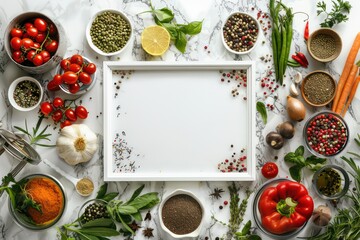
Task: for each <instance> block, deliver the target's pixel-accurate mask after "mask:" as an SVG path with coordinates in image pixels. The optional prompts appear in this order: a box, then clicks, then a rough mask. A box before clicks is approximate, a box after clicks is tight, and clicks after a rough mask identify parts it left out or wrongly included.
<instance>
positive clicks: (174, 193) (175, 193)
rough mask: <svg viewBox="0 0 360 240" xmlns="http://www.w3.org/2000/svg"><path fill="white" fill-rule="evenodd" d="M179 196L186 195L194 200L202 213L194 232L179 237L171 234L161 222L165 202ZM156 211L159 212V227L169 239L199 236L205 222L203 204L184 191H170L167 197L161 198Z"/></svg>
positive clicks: (194, 196) (192, 194) (190, 193)
mask: <svg viewBox="0 0 360 240" xmlns="http://www.w3.org/2000/svg"><path fill="white" fill-rule="evenodd" d="M181 194H185V195H188V196H190V197H192V198H194V199H195V200H196V201H197V202H198V203H199V205H200V207H201V211H202V217H201V221H200V224H199V226H198V227H197V228H196V229H195V230H194V231H192V232H190V233H187V234H181V235H180V234H175V233H173V232H171V231H170V229H168V228H167V227H166V226H165V224H164V222H163V220H162V208H163V207H164V204H165V203H166V202H167V200H169V199H170V198H171V197H173V196H176V195H181ZM158 211H159V221H160V226H161V228H162V230H163V231H165V232H166V233H168V234H169V235H170V236H171V237H173V238H176V239H183V238H195V237H198V236H199V234H200V231H201V228H202V225H203V223H204V220H205V207H204V204H203V203H202V202H201V200H200V199H199V198H198V197H197V196H196V195H195V194H194V193H192V192H191V191H188V190H184V189H176V190H174V191H172V192H171V193H170V194H169V195H167V196H166V197H165V198H163V199H162V200H161V203H160V205H159V210H158Z"/></svg>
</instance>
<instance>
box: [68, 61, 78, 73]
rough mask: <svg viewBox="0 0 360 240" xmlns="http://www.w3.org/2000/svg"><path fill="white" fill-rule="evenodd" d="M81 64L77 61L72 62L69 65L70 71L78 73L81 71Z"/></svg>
mask: <svg viewBox="0 0 360 240" xmlns="http://www.w3.org/2000/svg"><path fill="white" fill-rule="evenodd" d="M80 69H81V66H80V65H78V64H76V63H71V64H70V66H69V71H72V72H74V73H77V72H78V71H80Z"/></svg>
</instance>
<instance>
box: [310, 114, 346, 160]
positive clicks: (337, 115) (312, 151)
mask: <svg viewBox="0 0 360 240" xmlns="http://www.w3.org/2000/svg"><path fill="white" fill-rule="evenodd" d="M321 114H332V115H334V116H336V117H337V118H338V119H339V120H340V121H341V122H342V123H343V124H344V126H345V128H346V133H347V138H346V142H345V144H344V145H343V146H342V147H341V149H340V150H339V151H338V152H337V153H335V154H333V155H322V154H320V153H318V152H316V151H315V150H313V149H312V148H311V147H310V146H309V143H308V140H307V137H306V136H307V127H308V125H309V123H310V122H311V120H313V119H314V118H315V117H316V116H318V115H321ZM349 137H350V129H349V126H348V124H347V123H346V121H345V119H344V118H343V117H341V116H340V115H339V114H337V113H336V112H333V111H330V110H324V111H320V112H316V113H314V114H313V115H311V116H310V117H309V118H308V119H307V120H306V122H305V124H304V128H303V139H304V142H305V146H306V148H307V149H308V151H309V152H310V153H311V154H313V155H315V156H317V157H320V158H324V157H325V158H328V157H335V156H337V155H339V154H340V153H341V152H342V151H344V149H345V148H346V146H347V145H348V143H349Z"/></svg>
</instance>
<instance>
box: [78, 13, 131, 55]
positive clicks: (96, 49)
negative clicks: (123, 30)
mask: <svg viewBox="0 0 360 240" xmlns="http://www.w3.org/2000/svg"><path fill="white" fill-rule="evenodd" d="M104 12H112V13H117V14H119V15H120V16H121V17H122V18H123V19H124V20H125V21H126V22H127V23H128V24H129V26H130V36H129V39H128V40H127V42H126V44H125V45H124V47H122V48H121V49H120V50H118V51H116V52H111V53H105V52H103V51H102V50H100V49H99V48H98V47H96V46H95V44H93V42H92V40H91V36H90V29H91V25H92V23H93V22H94V20H95V18H96V17H97V16H98V15H100V14H102V13H104ZM85 36H86V40H87V42H88V44H89V46H90V48H91V49H92V50H94V51H95V52H96V53H98V54H100V55H102V56H105V57H111V56H114V55H117V54H120V53H121V52H122V51H123V50H124V49H125V48H126V47H127V46H128V45H129V44H130V42H131V39H132V37H133V24H132V23H131V21H130V19H129V18H128V17H127V16H126V14H125V13H124V12H122V11H120V10H117V9H113V8H109V9H103V10H100V11H98V12H96V13H95V14H94V15H93V16H92V17H91V18H90V20H89V22H88V24H87V25H86V30H85Z"/></svg>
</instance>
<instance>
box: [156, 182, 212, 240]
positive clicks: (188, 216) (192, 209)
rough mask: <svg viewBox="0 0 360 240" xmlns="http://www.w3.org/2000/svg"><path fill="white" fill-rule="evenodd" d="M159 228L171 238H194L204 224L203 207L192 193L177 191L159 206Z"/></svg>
mask: <svg viewBox="0 0 360 240" xmlns="http://www.w3.org/2000/svg"><path fill="white" fill-rule="evenodd" d="M159 218H160V226H161V228H162V230H163V231H165V232H166V233H167V234H169V235H170V236H171V237H172V238H177V239H184V238H196V237H198V236H199V234H200V230H201V226H202V224H203V222H204V219H205V216H204V206H203V204H202V203H201V201H200V200H199V199H198V198H197V197H196V196H195V195H194V194H193V193H192V192H189V191H186V190H182V189H178V190H175V191H174V192H172V193H170V194H169V195H168V196H167V197H165V198H164V199H163V200H162V202H161V203H160V206H159Z"/></svg>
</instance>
